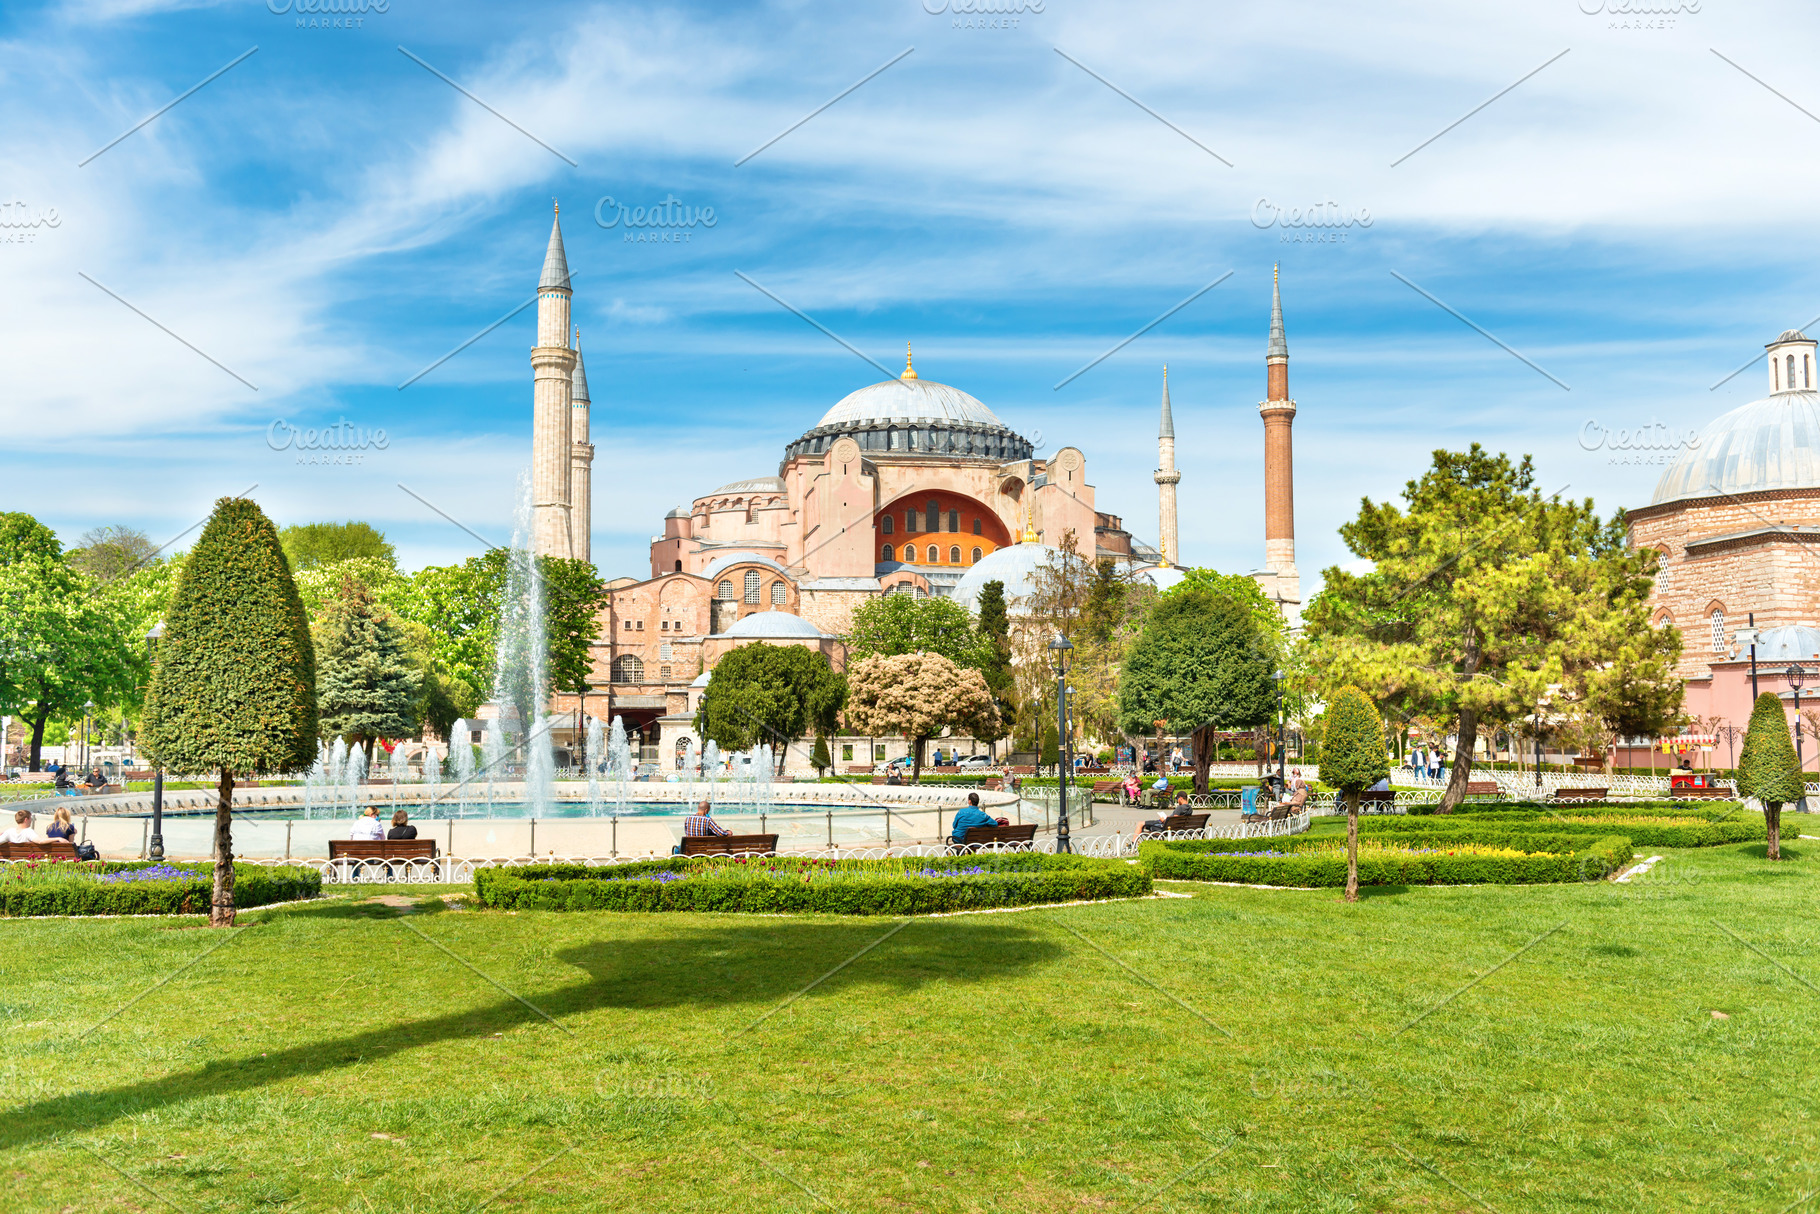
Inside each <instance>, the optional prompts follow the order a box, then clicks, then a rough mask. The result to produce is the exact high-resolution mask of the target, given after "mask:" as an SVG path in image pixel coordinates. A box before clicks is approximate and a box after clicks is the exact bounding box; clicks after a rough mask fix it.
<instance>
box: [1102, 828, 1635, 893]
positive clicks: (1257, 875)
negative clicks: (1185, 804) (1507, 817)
mask: <svg viewBox="0 0 1820 1214" xmlns="http://www.w3.org/2000/svg"><path fill="white" fill-rule="evenodd" d="M1256 847H1257V843H1256V841H1255V840H1243V841H1241V840H1233V839H1207V840H1183V841H1180V842H1146V843H1144V844H1142V845H1141V846H1140V847H1139V849H1138V855H1139V859H1140V867H1141V868H1142V869H1143V870H1144V871H1145V872H1146V873H1148V874H1150V875H1151V876H1152V877H1161V878H1166V879H1175V880H1179V881H1233V882H1238V883H1240V884H1244V885H1284V886H1293V887H1296V888H1300V889H1321V888H1329V887H1337V886H1343V885H1345V884H1346V847H1345V844H1344V842H1340V843H1338V845H1337V846H1336V844H1335V841H1333V840H1330V839H1319V840H1282V841H1273V842H1272V844H1271V846H1270V847H1269V848H1268V849H1267V850H1265V851H1262V852H1259V851H1256V850H1253V851H1251V852H1247V851H1245V850H1244V849H1245V848H1252V849H1256ZM1630 855H1631V843H1630V840H1629V839H1628V838H1625V837H1624V836H1622V835H1609V836H1606V837H1603V838H1599V839H1594V840H1587V839H1582V838H1576V837H1574V836H1570V835H1555V836H1547V835H1540V834H1534V835H1526V836H1522V837H1520V839H1515V838H1513V839H1509V840H1496V839H1474V840H1471V841H1467V840H1464V839H1460V838H1458V837H1455V836H1450V835H1436V836H1428V837H1424V836H1420V835H1418V836H1414V837H1406V838H1399V839H1398V840H1397V845H1395V846H1384V845H1382V844H1378V845H1375V846H1374V845H1369V844H1367V843H1365V842H1363V841H1361V843H1360V846H1359V884H1360V885H1538V884H1546V883H1549V882H1559V881H1585V880H1598V879H1600V878H1603V877H1604V876H1605V875H1606V874H1608V873H1610V872H1612V871H1613V870H1614V869H1616V868H1618V867H1619V866H1620V865H1622V864H1624V863H1626V862H1628V861H1629V860H1630Z"/></svg>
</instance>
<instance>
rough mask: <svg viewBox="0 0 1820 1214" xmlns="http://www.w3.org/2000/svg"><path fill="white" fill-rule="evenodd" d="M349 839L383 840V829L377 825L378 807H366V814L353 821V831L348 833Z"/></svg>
mask: <svg viewBox="0 0 1820 1214" xmlns="http://www.w3.org/2000/svg"><path fill="white" fill-rule="evenodd" d="M348 838H350V839H374V840H377V839H383V838H385V827H383V826H381V825H380V824H379V807H378V806H377V805H369V806H367V809H366V812H365V813H364V814H362V815H360V817H358V818H356V819H354V829H353V830H351V831H349V832H348Z"/></svg>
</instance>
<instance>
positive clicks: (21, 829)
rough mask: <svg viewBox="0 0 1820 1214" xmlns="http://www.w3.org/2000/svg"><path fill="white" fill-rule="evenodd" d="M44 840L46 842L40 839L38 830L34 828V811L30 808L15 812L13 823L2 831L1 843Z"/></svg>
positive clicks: (38, 841)
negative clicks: (35, 830)
mask: <svg viewBox="0 0 1820 1214" xmlns="http://www.w3.org/2000/svg"><path fill="white" fill-rule="evenodd" d="M42 842H44V840H43V839H40V838H39V837H38V836H37V834H36V832H34V831H33V830H32V811H31V810H29V809H22V810H19V811H18V812H17V813H15V814H14V815H13V824H12V825H11V826H9V827H7V828H6V829H5V830H4V831H0V843H42Z"/></svg>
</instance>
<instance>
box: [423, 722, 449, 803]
mask: <svg viewBox="0 0 1820 1214" xmlns="http://www.w3.org/2000/svg"><path fill="white" fill-rule="evenodd" d="M450 736H451V737H453V736H454V735H453V734H452V733H451V734H450ZM441 791H442V758H441V756H439V755H438V754H437V753H436V747H435V746H425V747H424V748H423V805H424V812H425V813H426V814H427V815H428V816H430V817H432V818H433V817H435V816H436V800H437V796H438V795H439V794H440V793H441Z"/></svg>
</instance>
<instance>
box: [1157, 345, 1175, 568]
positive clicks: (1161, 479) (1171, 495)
mask: <svg viewBox="0 0 1820 1214" xmlns="http://www.w3.org/2000/svg"><path fill="white" fill-rule="evenodd" d="M1156 465H1157V467H1156V476H1155V480H1156V504H1157V511H1158V516H1159V517H1158V521H1157V543H1158V544H1159V545H1160V546H1161V547H1162V549H1163V563H1164V564H1165V565H1179V564H1181V563H1182V554H1181V551H1180V550H1179V549H1178V548H1177V546H1176V531H1175V487H1176V486H1177V485H1178V484H1180V483H1181V480H1182V474H1181V473H1180V472H1177V471H1176V470H1175V416H1174V415H1173V414H1172V413H1170V411H1169V364H1168V363H1164V364H1163V420H1162V423H1161V424H1160V425H1159V426H1158V427H1157V431H1156Z"/></svg>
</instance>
